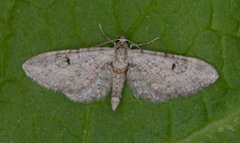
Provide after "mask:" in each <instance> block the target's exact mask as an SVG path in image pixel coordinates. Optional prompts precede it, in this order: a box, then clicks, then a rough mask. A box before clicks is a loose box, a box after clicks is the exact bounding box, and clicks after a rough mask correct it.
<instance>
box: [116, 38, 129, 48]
mask: <svg viewBox="0 0 240 143" xmlns="http://www.w3.org/2000/svg"><path fill="white" fill-rule="evenodd" d="M115 42H116V47H117V48H128V47H129V40H128V39H126V38H124V37H120V38H119V39H116V41H115Z"/></svg>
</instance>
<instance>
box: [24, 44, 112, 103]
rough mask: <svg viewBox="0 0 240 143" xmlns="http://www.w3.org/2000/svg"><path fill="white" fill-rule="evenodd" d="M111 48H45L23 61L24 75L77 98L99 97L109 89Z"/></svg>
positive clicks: (92, 98)
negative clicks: (51, 49) (59, 49)
mask: <svg viewBox="0 0 240 143" xmlns="http://www.w3.org/2000/svg"><path fill="white" fill-rule="evenodd" d="M113 54H114V50H113V49H111V48H89V49H80V50H63V51H55V52H47V53H43V54H40V55H37V56H34V57H33V58H31V59H29V60H28V61H26V62H25V63H24V64H23V69H24V71H25V73H26V75H27V76H29V77H31V78H32V79H33V80H35V81H36V82H38V83H39V84H40V85H42V86H44V87H46V88H49V89H53V90H57V91H61V92H63V93H65V94H66V95H67V96H68V97H69V98H70V99H72V100H74V101H80V102H86V103H88V102H91V101H94V100H99V99H101V98H102V97H104V96H105V95H107V93H108V92H109V91H110V87H111V82H112V73H111V69H110V68H111V67H110V64H109V63H110V62H111V60H112V58H113Z"/></svg>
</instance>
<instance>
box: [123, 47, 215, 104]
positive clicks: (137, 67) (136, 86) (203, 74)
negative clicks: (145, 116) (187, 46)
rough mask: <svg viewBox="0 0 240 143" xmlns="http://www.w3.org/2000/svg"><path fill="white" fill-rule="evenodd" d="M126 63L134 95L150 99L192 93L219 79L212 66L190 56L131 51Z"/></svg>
mask: <svg viewBox="0 0 240 143" xmlns="http://www.w3.org/2000/svg"><path fill="white" fill-rule="evenodd" d="M128 62H129V63H130V65H129V69H128V72H127V79H128V84H129V85H130V87H132V89H133V91H134V93H135V96H136V97H139V98H142V99H147V100H150V101H153V102H162V101H166V100H168V99H171V98H174V97H177V96H187V95H191V94H193V93H195V92H197V91H199V90H201V89H202V88H203V87H206V86H208V85H209V84H211V83H214V82H215V80H216V79H217V78H218V74H217V72H216V70H215V69H214V68H213V67H212V66H211V65H209V64H208V63H206V62H204V61H202V60H199V59H196V58H191V57H184V56H177V55H171V54H164V53H160V52H152V51H146V50H143V51H142V52H141V51H140V50H131V51H129V52H128Z"/></svg>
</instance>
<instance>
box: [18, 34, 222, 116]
mask: <svg viewBox="0 0 240 143" xmlns="http://www.w3.org/2000/svg"><path fill="white" fill-rule="evenodd" d="M114 43H115V46H114V47H113V48H109V47H91V48H83V49H78V50H62V51H53V52H46V53H43V54H40V55H37V56H34V57H32V58H31V59H29V60H27V61H26V62H25V63H24V64H23V66H22V67H23V70H24V71H25V73H26V75H27V76H29V77H30V78H32V79H33V80H34V81H36V82H37V83H39V84H40V85H42V86H44V87H46V88H48V89H53V90H55V91H61V92H62V93H64V94H65V95H66V96H67V97H69V98H70V99H71V100H73V101H78V102H82V103H91V102H93V101H97V100H101V99H103V98H104V97H105V96H106V95H107V94H108V93H109V92H110V90H111V96H112V97H111V105H112V110H113V111H115V110H116V108H117V107H118V105H119V103H120V99H121V97H122V90H123V87H124V83H125V80H127V83H128V85H129V86H130V87H131V88H132V89H133V91H134V95H135V97H137V98H140V99H145V100H149V101H152V102H163V101H167V100H169V99H171V98H175V97H178V96H187V95H192V94H194V93H196V92H197V91H199V90H201V89H202V88H203V87H206V86H208V85H210V84H212V83H214V82H215V81H216V80H217V79H218V73H217V71H216V70H215V68H214V67H213V66H211V65H210V64H208V63H206V62H204V61H202V60H200V59H197V58H193V57H185V56H180V55H173V54H165V53H161V52H154V51H148V50H142V49H133V48H132V42H131V41H129V40H128V39H126V38H123V37H122V38H119V39H116V40H114Z"/></svg>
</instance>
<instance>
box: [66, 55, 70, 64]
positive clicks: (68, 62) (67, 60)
mask: <svg viewBox="0 0 240 143" xmlns="http://www.w3.org/2000/svg"><path fill="white" fill-rule="evenodd" d="M66 62H67V64H68V65H70V64H71V60H70V58H69V57H67V56H66Z"/></svg>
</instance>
